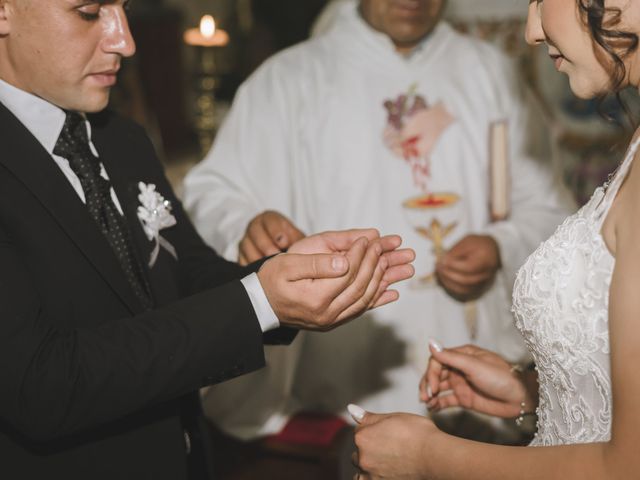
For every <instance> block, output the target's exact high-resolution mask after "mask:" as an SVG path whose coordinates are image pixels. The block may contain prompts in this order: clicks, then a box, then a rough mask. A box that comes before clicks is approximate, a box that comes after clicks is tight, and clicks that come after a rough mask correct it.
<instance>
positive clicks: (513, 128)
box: [484, 66, 575, 290]
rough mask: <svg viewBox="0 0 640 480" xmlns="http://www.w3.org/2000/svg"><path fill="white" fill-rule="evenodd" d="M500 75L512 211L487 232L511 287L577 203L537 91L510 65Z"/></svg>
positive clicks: (506, 282) (493, 224)
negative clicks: (554, 154) (556, 160)
mask: <svg viewBox="0 0 640 480" xmlns="http://www.w3.org/2000/svg"><path fill="white" fill-rule="evenodd" d="M496 70H500V69H496ZM496 73H498V72H496ZM499 74H501V75H500V80H501V81H502V84H503V87H502V88H501V90H502V91H501V94H502V95H501V100H502V101H503V102H504V104H503V105H504V109H505V118H507V119H508V121H509V141H510V145H509V146H510V159H511V162H510V174H511V175H510V176H511V209H510V214H509V217H508V218H507V219H506V220H505V221H500V222H495V223H491V224H489V225H488V226H487V227H486V229H485V232H484V233H486V234H489V235H491V236H492V237H494V238H495V239H496V241H497V242H498V245H499V247H500V256H501V260H502V273H503V274H504V275H505V286H506V287H507V288H508V289H509V290H510V289H511V288H512V286H513V283H514V281H515V277H516V274H517V272H518V269H519V268H520V267H521V266H522V265H523V264H524V262H525V260H526V258H527V256H528V255H529V254H531V252H533V251H534V250H535V249H536V248H537V247H538V245H539V244H540V243H541V242H542V241H543V240H545V239H546V238H547V237H549V236H550V235H551V234H552V233H553V232H554V231H555V229H556V228H557V226H558V225H559V224H560V223H561V222H562V221H563V220H564V219H565V218H566V217H567V216H568V215H569V214H570V213H571V212H572V211H573V210H574V209H575V205H574V204H573V201H572V200H571V198H570V195H569V192H568V190H567V189H566V188H565V187H564V186H563V185H562V183H561V180H560V178H559V177H560V176H559V175H557V174H556V173H557V172H555V171H554V168H553V162H552V161H551V149H550V148H549V145H550V144H549V132H548V131H547V129H546V128H545V127H544V125H545V122H544V121H543V120H542V119H541V117H542V115H541V112H540V111H537V110H536V108H535V106H536V105H535V102H534V101H533V98H532V95H530V92H526V91H524V89H523V88H521V87H518V85H519V84H521V81H520V79H518V78H517V76H516V74H515V72H514V71H513V69H512V68H510V66H505V67H504V68H503V69H502V70H500V71H499ZM498 85H500V82H499V83H498Z"/></svg>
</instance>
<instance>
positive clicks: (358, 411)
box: [347, 403, 367, 423]
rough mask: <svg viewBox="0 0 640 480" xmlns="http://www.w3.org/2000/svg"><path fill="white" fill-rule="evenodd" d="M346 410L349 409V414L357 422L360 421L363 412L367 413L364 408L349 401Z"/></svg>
mask: <svg viewBox="0 0 640 480" xmlns="http://www.w3.org/2000/svg"><path fill="white" fill-rule="evenodd" d="M347 410H349V413H350V414H351V416H352V417H353V419H354V420H355V421H356V422H358V423H360V422H361V421H362V419H363V418H364V414H365V413H367V412H366V411H365V410H364V408H362V407H359V406H358V405H354V404H353V403H350V404H349V405H348V406H347Z"/></svg>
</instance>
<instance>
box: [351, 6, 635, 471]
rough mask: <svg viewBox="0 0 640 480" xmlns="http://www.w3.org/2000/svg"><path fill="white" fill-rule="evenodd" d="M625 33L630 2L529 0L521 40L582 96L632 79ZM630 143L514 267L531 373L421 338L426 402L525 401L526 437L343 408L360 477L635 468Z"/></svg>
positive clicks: (510, 410)
mask: <svg viewBox="0 0 640 480" xmlns="http://www.w3.org/2000/svg"><path fill="white" fill-rule="evenodd" d="M638 32H640V0H606V1H605V0H530V2H529V17H528V20H527V29H526V38H527V42H529V43H530V44H543V43H544V44H546V46H547V48H548V51H549V55H550V56H551V57H552V58H553V60H554V62H555V65H556V68H557V69H558V70H559V71H561V72H563V73H566V74H567V75H568V76H569V80H570V84H571V89H572V91H573V92H574V93H575V94H576V95H577V96H579V97H582V98H592V97H596V96H601V95H604V94H606V93H609V92H617V91H619V90H621V89H622V88H624V87H626V86H633V87H635V88H638V87H639V86H640V52H639V51H638ZM639 143H640V135H639V134H638V133H636V138H635V139H634V140H632V142H631V145H630V146H629V149H628V152H627V155H626V157H625V159H624V161H623V162H622V164H621V165H620V167H619V168H618V171H617V172H616V174H615V175H614V177H613V179H612V180H611V182H608V184H607V185H605V186H604V187H601V188H598V189H597V190H596V191H595V193H594V194H593V197H592V198H591V200H590V201H589V202H588V203H587V204H586V205H585V206H584V207H583V208H582V209H581V210H580V211H579V212H578V213H577V214H575V215H574V216H572V217H570V218H568V219H567V220H566V221H565V222H564V224H563V225H561V226H560V227H559V228H558V230H557V231H556V233H555V234H554V235H553V236H552V237H551V238H550V239H549V240H547V241H546V242H545V243H543V244H542V245H541V246H540V247H539V248H538V250H537V251H536V252H534V253H533V255H531V257H530V258H529V259H528V260H527V262H526V264H525V265H524V266H523V267H522V269H521V271H520V273H519V275H518V279H517V281H516V284H515V287H514V306H513V309H514V313H515V316H516V323H517V325H518V327H519V329H520V330H521V332H522V334H523V335H524V337H525V340H526V342H527V344H528V346H529V348H530V349H531V352H532V354H533V357H534V360H535V364H536V370H532V371H525V372H522V371H518V369H514V368H513V367H512V366H510V365H509V364H508V363H507V362H506V361H504V360H503V359H502V358H500V357H499V356H498V355H496V354H494V353H491V352H488V351H486V350H482V349H480V348H477V347H473V346H465V347H459V348H453V349H443V348H442V346H441V345H439V344H438V343H437V342H435V341H433V342H431V352H432V357H431V360H430V362H429V366H428V368H427V372H426V374H425V376H424V378H423V380H422V383H421V386H420V391H421V396H422V398H423V400H424V401H426V402H427V405H428V406H429V407H430V408H431V409H432V410H434V409H435V410H437V409H442V408H446V407H450V406H454V405H458V406H462V407H465V408H469V409H472V410H476V411H479V412H483V413H488V414H491V415H496V416H500V417H505V418H509V417H514V418H516V419H522V417H523V416H524V415H526V414H528V413H531V412H533V411H535V410H536V409H537V413H538V433H537V434H536V437H535V439H534V440H533V442H532V444H531V445H533V446H535V447H536V448H522V447H502V446H495V445H486V444H481V443H475V442H471V441H467V440H462V439H459V438H455V437H452V436H448V435H446V434H445V433H443V432H441V431H439V430H438V429H437V428H436V427H435V425H434V424H433V423H432V422H431V421H430V420H428V419H426V418H423V417H419V416H414V415H408V414H391V415H375V414H372V413H366V412H364V411H362V410H361V409H360V410H358V408H357V407H356V408H353V406H352V412H353V414H354V416H355V417H356V420H360V425H359V427H358V428H357V432H356V445H357V447H358V451H357V452H356V453H355V454H354V461H355V462H356V463H357V464H358V466H359V468H360V470H361V473H360V474H359V478H360V480H365V479H379V478H384V479H456V480H457V479H492V480H494V479H518V480H523V479H539V478H544V479H552V478H558V479H589V478H593V479H609V478H611V479H629V478H639V477H640V454H639V453H638V452H639V450H638V448H639V445H640V374H639V370H640V163H638V161H636V162H635V163H634V158H635V157H636V156H638V155H637V153H636V152H637V150H638V145H639ZM439 268H446V265H440V266H439Z"/></svg>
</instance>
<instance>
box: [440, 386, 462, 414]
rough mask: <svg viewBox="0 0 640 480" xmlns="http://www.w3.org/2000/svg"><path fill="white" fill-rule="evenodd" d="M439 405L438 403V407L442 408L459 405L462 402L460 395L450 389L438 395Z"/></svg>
mask: <svg viewBox="0 0 640 480" xmlns="http://www.w3.org/2000/svg"><path fill="white" fill-rule="evenodd" d="M437 405H438V409H439V410H442V409H444V408H451V407H459V406H460V405H461V403H460V399H459V398H458V396H457V395H455V394H454V393H453V392H452V391H450V390H449V391H447V393H446V394H442V395H439V396H438V403H437Z"/></svg>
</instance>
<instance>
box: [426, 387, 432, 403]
mask: <svg viewBox="0 0 640 480" xmlns="http://www.w3.org/2000/svg"><path fill="white" fill-rule="evenodd" d="M427 396H428V397H429V400H431V399H432V398H433V392H432V391H431V385H427Z"/></svg>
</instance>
